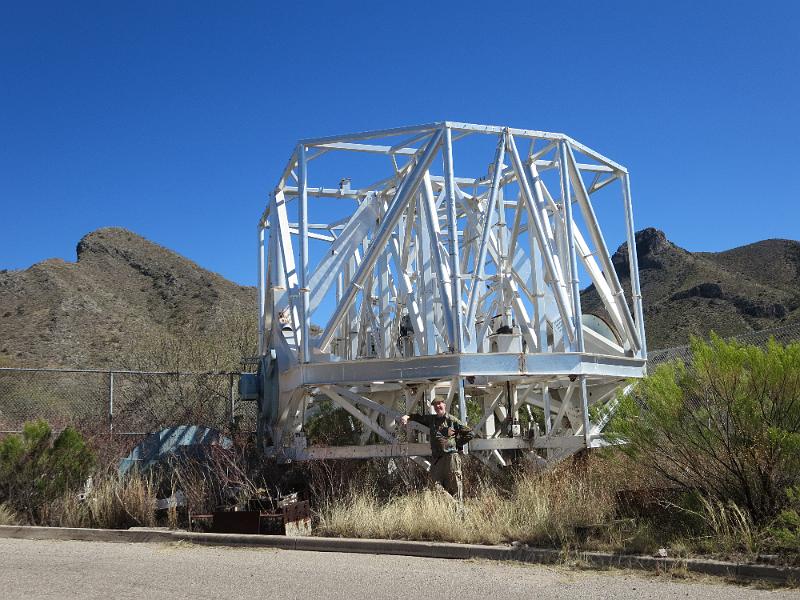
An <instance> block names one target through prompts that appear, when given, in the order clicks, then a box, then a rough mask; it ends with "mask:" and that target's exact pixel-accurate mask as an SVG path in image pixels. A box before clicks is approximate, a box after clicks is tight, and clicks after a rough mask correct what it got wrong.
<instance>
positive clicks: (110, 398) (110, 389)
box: [108, 371, 114, 435]
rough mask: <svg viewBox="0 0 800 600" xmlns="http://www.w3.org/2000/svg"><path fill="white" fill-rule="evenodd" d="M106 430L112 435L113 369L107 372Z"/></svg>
mask: <svg viewBox="0 0 800 600" xmlns="http://www.w3.org/2000/svg"><path fill="white" fill-rule="evenodd" d="M108 431H109V434H111V435H114V371H109V372H108Z"/></svg>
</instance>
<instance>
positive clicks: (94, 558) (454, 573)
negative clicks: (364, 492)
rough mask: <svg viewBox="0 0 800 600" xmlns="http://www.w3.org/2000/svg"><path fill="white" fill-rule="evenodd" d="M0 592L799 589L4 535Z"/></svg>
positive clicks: (389, 594)
mask: <svg viewBox="0 0 800 600" xmlns="http://www.w3.org/2000/svg"><path fill="white" fill-rule="evenodd" d="M0 598H3V599H4V600H17V599H19V598H25V599H28V598H103V599H106V598H114V599H122V598H136V599H137V600H143V599H147V598H166V599H168V600H173V599H178V598H192V599H202V598H209V599H213V600H220V599H223V598H248V599H255V598H269V599H270V600H278V599H283V598H286V599H303V600H317V599H320V600H328V599H332V598H347V599H348V600H359V599H362V598H363V599H365V600H388V599H394V598H424V599H426V600H428V599H429V598H442V599H452V598H457V599H459V600H462V599H463V600H470V599H476V600H477V599H480V600H493V599H494V598H502V599H503V600H508V599H512V598H525V599H526V600H530V599H531V598H535V599H536V600H550V599H556V598H580V599H582V600H590V599H591V600H595V599H597V600H599V599H604V598H609V599H611V598H613V599H615V600H616V599H619V600H626V599H631V600H633V599H635V600H642V599H645V598H654V599H658V600H670V599H672V598H681V599H685V598H692V599H694V598H699V599H702V598H709V599H711V598H713V599H714V600H722V599H728V598H731V599H737V598H741V599H742V600H744V599H747V600H751V599H757V598H774V599H778V598H781V599H782V598H795V599H800V591H797V590H777V591H768V590H763V589H755V588H746V587H741V586H735V585H727V584H724V583H719V582H716V581H710V580H704V581H681V580H675V579H667V578H664V577H656V576H647V575H641V574H633V573H630V572H623V571H608V572H596V571H577V570H570V569H567V568H561V567H545V566H539V565H521V564H504V563H497V562H490V561H460V560H444V559H435V558H414V557H403V556H383V555H382V556H372V555H365V554H342V553H334V552H300V551H287V550H275V549H250V548H247V549H245V548H224V547H204V546H193V545H187V544H170V545H167V544H122V543H108V542H60V541H35V540H12V539H0Z"/></svg>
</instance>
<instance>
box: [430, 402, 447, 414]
mask: <svg viewBox="0 0 800 600" xmlns="http://www.w3.org/2000/svg"><path fill="white" fill-rule="evenodd" d="M431 406H433V410H434V412H435V413H436V416H437V417H443V416H444V414H445V413H446V412H447V405H445V403H444V400H442V399H441V398H434V399H433V400H432V401H431Z"/></svg>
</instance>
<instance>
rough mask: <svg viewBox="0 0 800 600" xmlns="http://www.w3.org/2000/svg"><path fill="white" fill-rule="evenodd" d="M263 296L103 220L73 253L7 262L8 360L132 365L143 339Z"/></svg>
mask: <svg viewBox="0 0 800 600" xmlns="http://www.w3.org/2000/svg"><path fill="white" fill-rule="evenodd" d="M255 303H256V292H255V289H254V288H247V287H242V286H239V285H236V284H235V283H232V282H230V281H228V280H227V279H225V278H223V277H221V276H220V275H217V274H216V273H212V272H210V271H207V270H205V269H203V268H201V267H200V266H198V265H197V264H195V263H193V262H192V261H190V260H188V259H186V258H184V257H182V256H180V255H179V254H176V253H175V252H172V251H171V250H168V249H166V248H164V247H162V246H159V245H158V244H154V243H153V242H150V241H148V240H146V239H144V238H143V237H141V236H138V235H136V234H135V233H131V232H130V231H127V230H125V229H119V228H107V229H100V230H97V231H94V232H92V233H90V234H88V235H86V236H85V237H84V238H83V239H81V240H80V242H79V243H78V246H77V261H76V262H74V263H71V262H64V261H62V260H57V259H52V260H46V261H44V262H41V263H38V264H35V265H33V266H32V267H30V268H29V269H26V270H24V271H0V363H2V364H7V365H19V366H61V367H67V366H69V367H106V366H114V367H121V366H129V365H130V362H129V361H130V352H131V351H132V349H133V348H135V347H136V346H137V343H140V342H141V341H142V340H148V339H155V338H157V337H158V336H160V335H164V334H176V335H180V334H181V332H185V331H194V332H197V333H198V334H204V333H212V332H214V331H215V330H217V329H219V328H220V327H223V326H224V324H225V322H226V320H227V319H229V318H230V317H231V315H238V314H246V315H252V317H253V319H255V314H256V308H255Z"/></svg>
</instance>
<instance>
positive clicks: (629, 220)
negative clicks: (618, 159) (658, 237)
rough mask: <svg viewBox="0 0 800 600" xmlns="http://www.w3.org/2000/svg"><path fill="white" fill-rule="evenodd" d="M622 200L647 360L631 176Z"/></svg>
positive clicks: (624, 181)
mask: <svg viewBox="0 0 800 600" xmlns="http://www.w3.org/2000/svg"><path fill="white" fill-rule="evenodd" d="M621 181H622V200H623V202H624V204H625V230H626V233H627V238H628V268H629V269H630V272H631V296H632V298H633V311H634V314H635V315H636V326H637V327H638V330H639V340H640V341H641V346H640V348H639V353H638V356H639V358H644V359H647V341H646V338H645V330H644V312H643V310H642V290H641V288H640V287H639V269H638V265H639V256H638V254H637V250H636V230H635V229H634V226H633V207H632V205H631V181H630V175H628V174H627V173H625V174H624V175H623V176H622V179H621Z"/></svg>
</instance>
